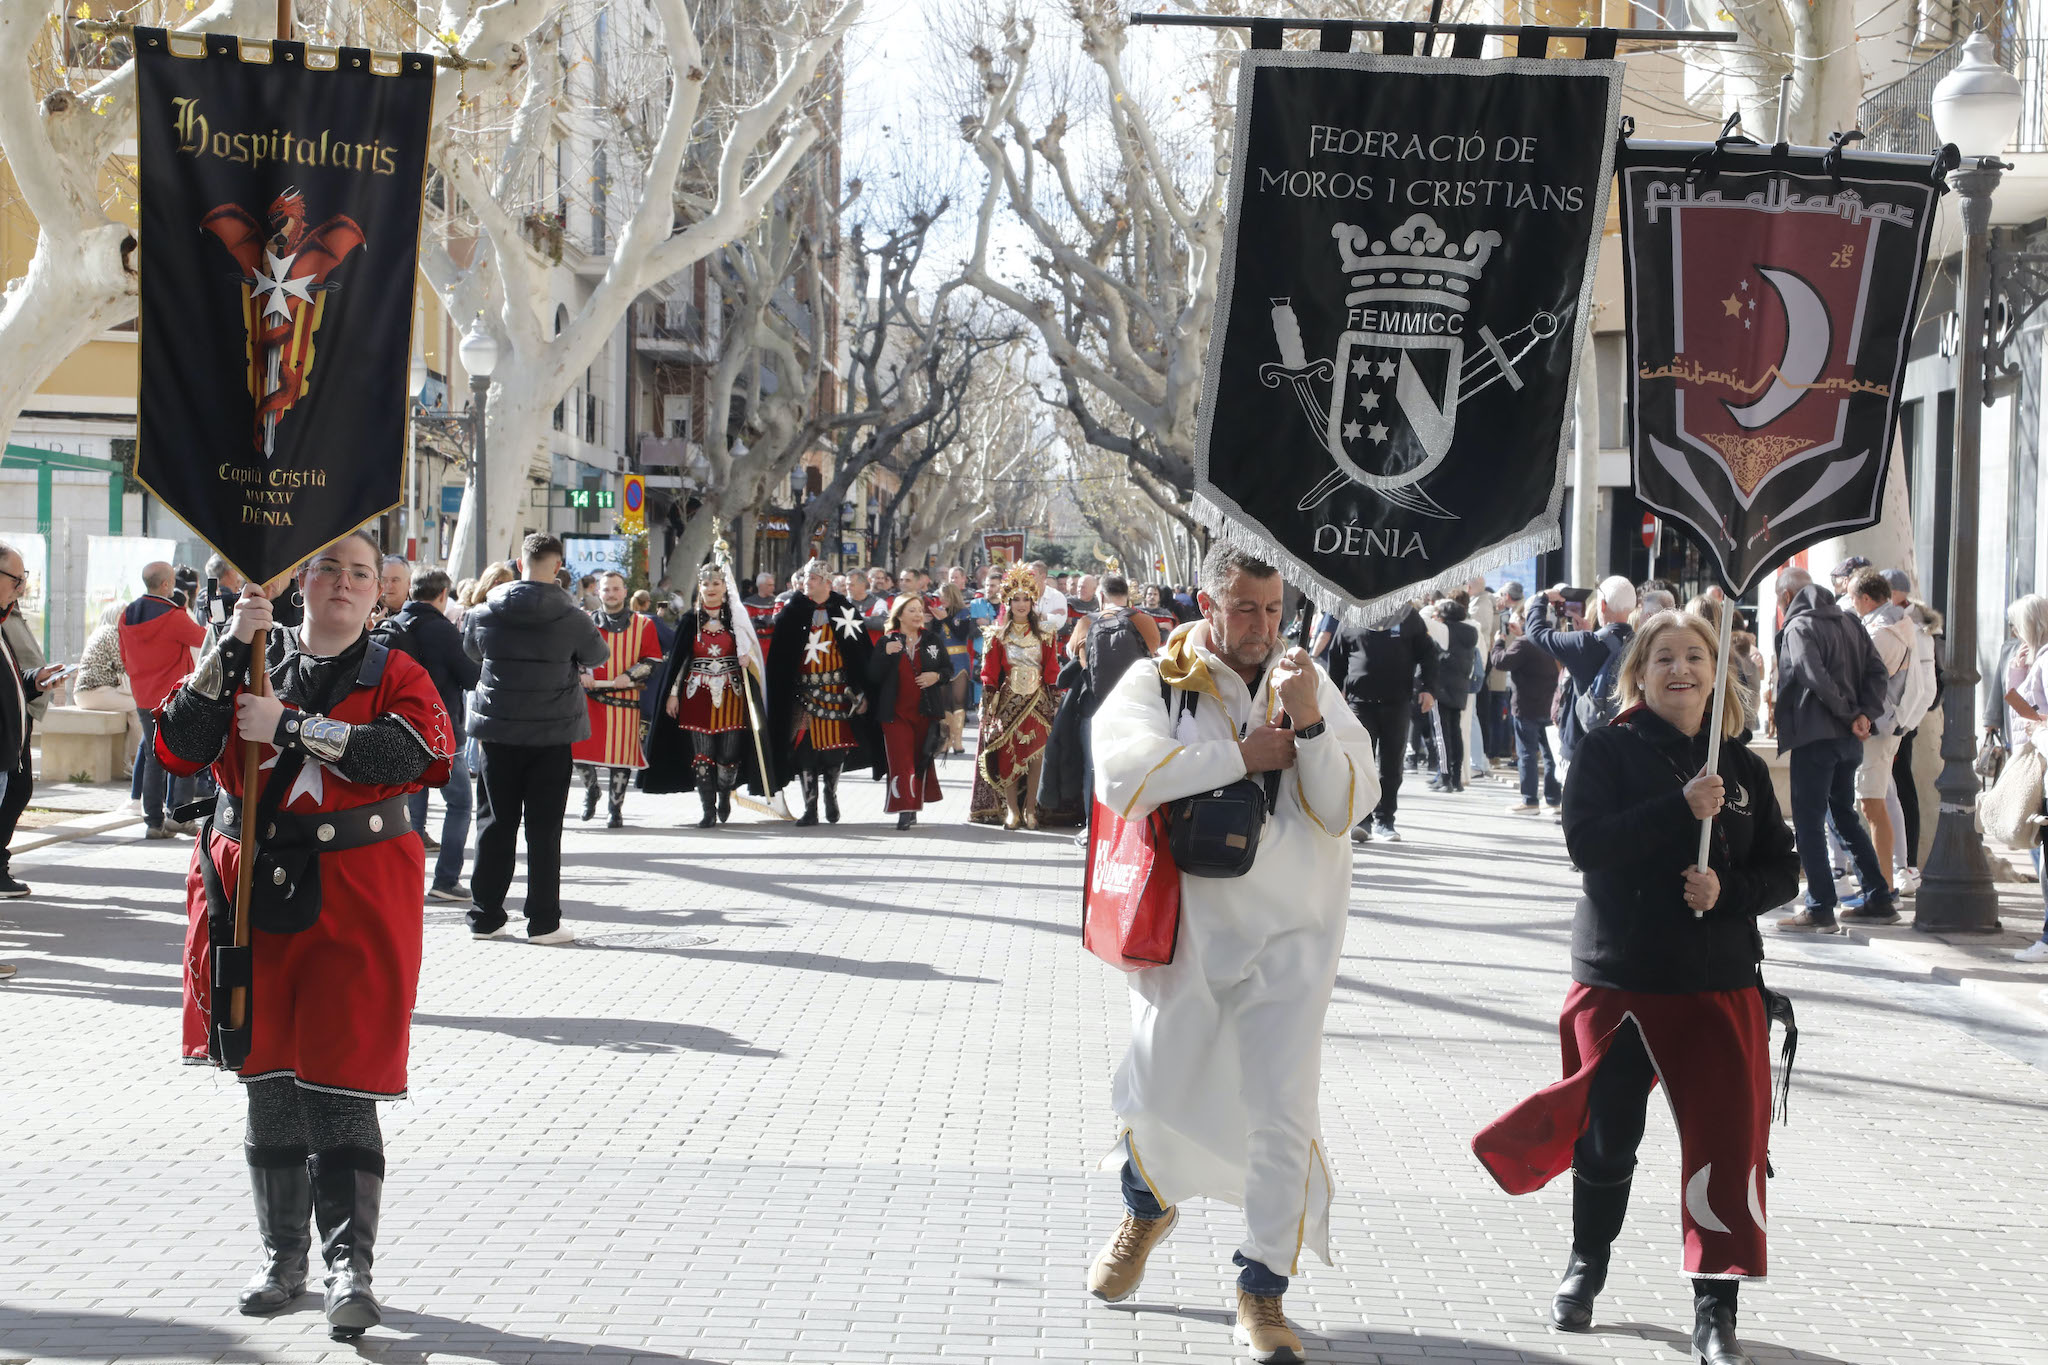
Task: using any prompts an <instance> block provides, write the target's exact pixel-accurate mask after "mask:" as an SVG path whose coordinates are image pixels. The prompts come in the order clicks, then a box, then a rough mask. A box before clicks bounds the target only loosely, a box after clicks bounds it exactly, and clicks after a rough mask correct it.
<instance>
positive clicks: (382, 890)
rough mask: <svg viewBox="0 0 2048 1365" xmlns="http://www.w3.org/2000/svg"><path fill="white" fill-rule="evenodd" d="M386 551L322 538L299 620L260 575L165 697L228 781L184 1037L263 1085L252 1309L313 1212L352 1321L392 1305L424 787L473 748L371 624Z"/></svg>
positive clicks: (196, 930)
mask: <svg viewBox="0 0 2048 1365" xmlns="http://www.w3.org/2000/svg"><path fill="white" fill-rule="evenodd" d="M378 560H379V556H378V553H377V548H376V546H375V545H373V544H372V543H371V542H370V540H369V538H368V537H366V536H363V535H361V534H356V535H351V536H348V537H346V538H344V539H342V540H340V541H338V542H336V543H335V544H334V545H331V546H329V547H328V548H327V549H325V550H322V551H320V553H318V554H316V555H315V556H314V557H313V558H312V559H311V560H310V561H309V562H308V563H307V565H306V566H305V567H304V568H303V569H302V570H301V572H300V574H299V577H298V581H297V584H296V588H297V593H298V595H300V596H301V597H302V598H303V606H304V611H305V616H304V621H303V623H302V624H301V625H300V626H299V627H298V628H297V629H296V630H272V624H273V617H272V613H271V604H270V602H269V601H268V600H267V599H266V598H265V597H264V595H263V593H262V591H261V590H260V589H258V588H256V587H253V586H252V587H249V588H246V589H244V590H243V592H242V596H241V598H240V599H239V600H238V601H237V602H236V603H235V613H234V619H233V627H232V629H231V630H230V631H228V632H227V633H225V634H223V635H222V636H221V637H220V638H219V640H217V641H216V642H215V644H214V645H213V646H212V648H210V649H209V650H208V651H207V652H206V654H205V655H204V656H203V657H202V658H201V659H200V661H199V665H198V667H197V668H196V669H195V670H194V671H193V673H192V675H191V676H190V677H189V678H187V679H186V680H185V681H184V682H183V683H181V684H180V685H179V686H178V688H177V689H176V690H174V691H173V692H172V693H171V695H170V696H169V698H167V699H166V700H165V702H164V707H163V712H162V715H161V719H160V720H159V722H158V725H157V732H156V735H157V738H156V743H157V756H158V757H159V758H160V759H161V760H162V761H163V763H164V766H165V767H166V768H168V769H170V770H171V771H172V772H175V773H178V774H180V775H185V776H189V775H191V774H193V773H196V772H198V771H200V770H201V769H202V768H206V767H208V766H209V765H211V767H212V769H213V775H214V780H215V781H216V782H217V783H219V785H220V796H219V800H218V804H217V805H216V806H215V808H214V812H213V814H212V815H211V816H210V817H209V818H208V819H207V821H206V824H205V828H204V829H203V830H202V832H201V837H200V839H199V840H198V843H197V846H196V847H195V848H194V849H193V854H192V868H191V871H190V872H189V873H188V874H187V875H186V879H185V898H186V906H187V910H188V912H189V915H190V927H189V929H188V931H187V934H186V939H185V1037H184V1055H185V1057H186V1058H187V1059H188V1060H190V1061H194V1062H203V1061H209V1060H210V1061H212V1062H214V1063H216V1064H217V1065H219V1066H222V1067H225V1068H228V1069H230V1070H233V1071H236V1072H239V1073H240V1075H241V1079H242V1082H243V1084H244V1085H245V1086H246V1088H247V1090H246V1093H247V1095H248V1102H249V1109H248V1129H247V1133H246V1136H245V1138H244V1148H243V1151H244V1155H245V1156H246V1157H247V1160H248V1165H249V1177H250V1181H251V1183H252V1185H253V1186H254V1190H255V1196H256V1228H257V1232H258V1233H259V1234H260V1235H261V1237H262V1240H263V1250H264V1261H263V1265H262V1268H261V1269H260V1270H259V1271H258V1272H257V1273H256V1276H255V1278H254V1279H253V1280H251V1281H250V1282H249V1284H248V1286H247V1287H246V1288H244V1289H243V1290H242V1294H241V1308H242V1311H243V1312H244V1313H249V1314H266V1313H275V1312H278V1311H280V1310H282V1309H283V1308H285V1307H286V1306H288V1305H289V1304H290V1303H291V1302H292V1300H294V1299H296V1298H297V1297H298V1296H299V1295H300V1294H301V1293H303V1292H304V1290H305V1288H306V1277H307V1257H308V1253H309V1252H310V1250H311V1238H310V1236H309V1234H308V1231H307V1224H308V1222H309V1221H310V1222H311V1223H312V1224H313V1225H314V1226H316V1227H317V1228H318V1230H319V1234H320V1251H321V1256H322V1259H323V1260H324V1261H325V1263H326V1267H327V1300H326V1311H327V1320H328V1322H329V1323H330V1324H331V1326H332V1329H333V1335H334V1336H335V1337H336V1338H337V1339H347V1338H349V1337H354V1336H359V1335H361V1334H362V1332H363V1331H364V1330H365V1329H366V1328H369V1327H373V1326H375V1325H376V1324H377V1323H378V1321H379V1320H380V1319H381V1317H382V1312H381V1310H380V1309H379V1307H378V1304H377V1299H376V1296H375V1294H374V1293H373V1292H372V1291H371V1287H370V1267H371V1260H372V1255H373V1252H374V1249H375V1243H376V1239H377V1225H378V1221H379V1210H380V1206H381V1205H382V1202H383V1189H384V1138H383V1132H382V1129H381V1128H380V1127H379V1125H378V1122H377V1104H376V1102H377V1101H378V1100H388V1099H397V1098H398V1097H400V1096H402V1095H404V1094H405V1085H406V1061H407V1057H408V1053H409V1050H410V1031H411V1026H412V1009H413V1000H414V997H415V995H416V994H417V991H418V986H419V975H420V939H421V921H422V911H423V909H424V900H423V894H422V888H423V887H424V885H425V883H424V881H423V880H422V877H423V875H424V866H425V854H424V853H423V851H422V850H421V847H420V841H419V837H418V836H417V835H415V834H414V833H413V828H412V821H411V820H410V819H408V818H407V813H406V798H407V797H408V796H409V795H410V794H411V793H413V792H415V791H418V790H419V789H420V788H421V786H423V785H424V786H439V785H440V784H442V783H444V782H446V781H447V780H448V766H449V759H450V758H451V757H452V756H453V754H454V745H455V738H454V735H453V733H452V729H451V726H450V722H449V718H448V713H447V711H446V710H445V709H444V708H443V707H442V705H441V698H440V694H439V693H438V692H437V691H436V690H435V688H434V684H433V681H432V679H430V678H429V677H428V676H427V672H426V670H425V669H423V668H421V667H420V665H419V664H417V663H415V662H414V661H413V660H412V659H411V658H409V657H407V656H406V655H404V654H400V653H398V652H396V651H387V650H386V649H385V648H384V646H383V645H381V644H379V643H377V642H376V641H374V640H372V639H370V638H369V636H368V635H367V634H366V633H365V626H366V624H367V622H368V620H369V615H370V609H371V608H372V607H373V606H374V605H375V604H376V600H377V574H378V567H379V564H378ZM259 630H272V633H271V636H270V643H271V645H272V649H271V650H270V657H269V659H268V661H267V662H268V671H269V677H270V684H271V695H268V696H257V695H256V694H255V693H254V692H251V691H248V690H246V685H247V682H248V679H249V673H250V668H251V653H252V650H251V643H252V641H253V640H254V638H255V634H256V632H257V631H259ZM238 736H239V737H240V738H241V739H242V740H244V741H246V742H249V743H253V744H256V745H257V746H258V747H259V749H260V751H261V752H262V754H263V759H264V761H263V772H264V782H263V786H262V787H261V793H262V794H261V796H260V797H258V804H257V806H256V807H255V809H254V810H253V811H249V812H247V814H248V815H249V816H252V817H253V822H254V823H255V824H258V825H260V827H261V829H262V831H263V834H262V838H261V841H260V843H259V846H258V850H257V855H256V866H255V877H254V882H253V886H254V891H253V894H252V896H251V900H250V922H251V925H252V931H251V934H250V939H251V942H250V945H249V947H248V948H247V949H239V950H238V949H236V948H235V947H234V946H233V945H234V896H235V884H236V877H237V874H238V871H239V867H240V861H241V851H242V850H241V844H240V842H239V839H240V835H241V830H242V825H243V821H244V814H245V813H244V806H243V791H242V762H241V754H242V745H240V744H236V743H233V742H231V741H232V740H233V739H235V738H236V737H238ZM240 987H246V990H244V991H242V995H243V997H244V999H245V1001H246V1010H245V1013H244V1015H243V1019H242V1022H241V1026H240V1027H236V1026H235V1021H234V1019H233V1017H232V1016H233V1012H234V1011H233V1007H232V1005H231V1004H230V1000H231V998H232V994H231V993H232V992H234V991H235V990H236V989H237V988H240Z"/></svg>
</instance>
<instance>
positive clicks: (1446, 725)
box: [1428, 597, 1479, 792]
mask: <svg viewBox="0 0 2048 1365" xmlns="http://www.w3.org/2000/svg"><path fill="white" fill-rule="evenodd" d="M1468 615H1469V613H1468V612H1467V611H1466V609H1465V604H1464V602H1462V601H1461V600H1459V599H1458V598H1456V597H1453V598H1451V599H1450V600H1449V601H1447V602H1445V603H1444V604H1443V605H1442V606H1441V607H1439V608H1438V609H1437V619H1438V620H1439V621H1442V622H1443V623H1444V633H1445V635H1446V636H1447V637H1448V639H1449V641H1450V643H1449V644H1447V645H1446V646H1445V647H1444V652H1443V657H1442V658H1440V659H1438V660H1437V665H1436V682H1435V684H1434V685H1433V686H1432V687H1431V688H1430V691H1431V692H1432V693H1433V694H1434V695H1435V697H1436V709H1435V711H1434V712H1433V713H1432V714H1431V715H1430V717H1429V718H1428V719H1429V722H1430V724H1431V725H1432V727H1433V728H1434V729H1435V731H1436V739H1437V743H1436V746H1435V748H1436V754H1437V772H1436V776H1435V777H1434V778H1432V779H1431V780H1430V783H1429V789H1430V790H1431V791H1438V792H1461V791H1463V790H1465V708H1466V707H1467V706H1468V705H1470V704H1471V701H1472V682H1473V675H1474V673H1475V672H1476V671H1477V670H1478V667H1479V630H1478V628H1477V627H1475V626H1474V625H1473V624H1472V623H1471V621H1470V620H1468V619H1467V617H1468Z"/></svg>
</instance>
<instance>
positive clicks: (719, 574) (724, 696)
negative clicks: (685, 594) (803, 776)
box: [640, 564, 768, 829]
mask: <svg viewBox="0 0 2048 1365" xmlns="http://www.w3.org/2000/svg"><path fill="white" fill-rule="evenodd" d="M734 596H735V593H734V590H733V583H732V581H731V574H730V571H728V570H727V569H725V568H723V567H721V566H720V565H717V564H705V565H702V566H701V567H699V568H698V570H697V597H696V601H695V602H694V604H693V605H692V606H691V608H690V610H688V611H686V612H684V613H683V616H682V619H681V620H680V621H678V622H677V623H676V635H675V639H674V640H673V641H672V642H671V643H670V647H669V655H668V659H667V661H666V662H665V663H664V664H663V665H662V671H661V675H660V676H661V679H662V681H661V683H660V684H659V689H658V690H659V691H660V692H661V694H662V697H663V701H662V704H661V712H660V714H659V715H657V716H656V717H655V719H654V728H653V730H652V731H650V732H649V734H648V737H647V770H646V771H645V772H644V773H642V774H641V775H640V788H641V790H642V791H647V792H688V791H694V792H696V793H697V799H698V800H699V801H700V802H701V803H702V804H703V807H704V817H703V818H702V819H701V820H699V821H698V822H697V827H698V828H699V829H710V828H712V827H713V826H714V825H721V824H724V823H725V822H726V821H727V820H730V819H731V818H732V793H733V789H734V788H735V787H737V786H739V784H740V783H741V781H743V780H744V781H745V782H746V784H747V790H748V791H751V792H753V793H754V794H755V795H756V796H766V795H767V794H768V784H767V783H765V782H763V781H762V780H761V764H760V760H759V758H758V757H757V750H756V748H755V743H756V740H755V736H754V733H753V724H754V722H753V721H752V720H751V719H750V718H749V717H748V714H747V712H748V707H749V705H751V706H752V708H753V710H754V714H755V715H757V716H758V715H760V714H763V712H762V710H761V705H762V701H761V695H760V693H759V691H758V690H757V689H755V687H754V683H753V679H752V678H750V677H749V676H748V673H747V667H746V661H747V659H748V658H749V657H752V658H754V659H756V660H758V659H759V658H760V651H761V646H760V642H759V641H758V640H756V639H755V638H754V623H753V620H752V618H751V617H750V616H749V615H748V614H747V612H746V609H745V608H744V607H742V608H740V609H739V610H737V611H735V610H734V607H733V598H734ZM750 692H751V693H752V696H751V698H750V697H749V695H748V694H749V693H750Z"/></svg>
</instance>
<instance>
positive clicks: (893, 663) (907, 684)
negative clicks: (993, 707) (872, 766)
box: [868, 593, 953, 829]
mask: <svg viewBox="0 0 2048 1365" xmlns="http://www.w3.org/2000/svg"><path fill="white" fill-rule="evenodd" d="M952 676H953V660H952V658H951V656H950V655H949V654H948V653H947V651H946V640H945V637H944V636H943V635H941V634H940V633H939V632H938V631H937V630H935V629H933V628H932V627H931V626H929V625H928V624H927V623H926V621H925V610H924V598H923V597H921V596H919V595H918V594H916V593H905V594H903V595H902V596H901V597H899V598H897V599H896V603H895V605H894V606H892V607H890V608H889V626H888V631H887V633H885V634H884V635H883V636H882V643H881V647H880V648H878V649H873V650H870V651H869V652H868V682H869V683H870V684H871V685H872V686H873V687H874V704H875V714H876V715H878V716H880V717H881V719H882V752H883V754H884V755H885V756H886V758H887V760H888V765H889V797H888V800H887V801H885V802H884V803H883V805H882V810H883V812H884V813H892V814H894V815H895V816H896V828H898V829H909V828H910V827H911V826H912V825H914V824H916V823H917V813H918V812H919V811H920V810H923V809H924V806H925V803H926V802H927V801H936V800H938V799H939V775H938V773H937V772H935V771H933V768H932V757H933V755H934V754H935V753H936V752H937V751H938V748H939V741H940V740H942V739H943V738H944V732H943V729H941V727H942V726H943V724H944V722H943V719H942V717H943V715H944V708H945V705H946V694H945V686H946V680H947V679H948V678H951V677H952ZM927 703H929V704H927ZM935 729H939V730H940V733H939V735H938V736H936V737H934V735H933V733H932V732H933V731H934V730H935Z"/></svg>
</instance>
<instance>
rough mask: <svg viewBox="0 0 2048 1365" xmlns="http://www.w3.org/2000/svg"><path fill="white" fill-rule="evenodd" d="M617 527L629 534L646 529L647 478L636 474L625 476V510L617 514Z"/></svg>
mask: <svg viewBox="0 0 2048 1365" xmlns="http://www.w3.org/2000/svg"><path fill="white" fill-rule="evenodd" d="M619 529H620V530H621V531H624V532H625V533H626V534H627V535H629V536H637V535H639V534H640V533H641V532H642V531H644V530H646V529H647V480H646V479H644V478H642V477H641V476H640V475H638V474H628V475H627V476H626V510H625V511H623V512H621V513H620V514H619Z"/></svg>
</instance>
